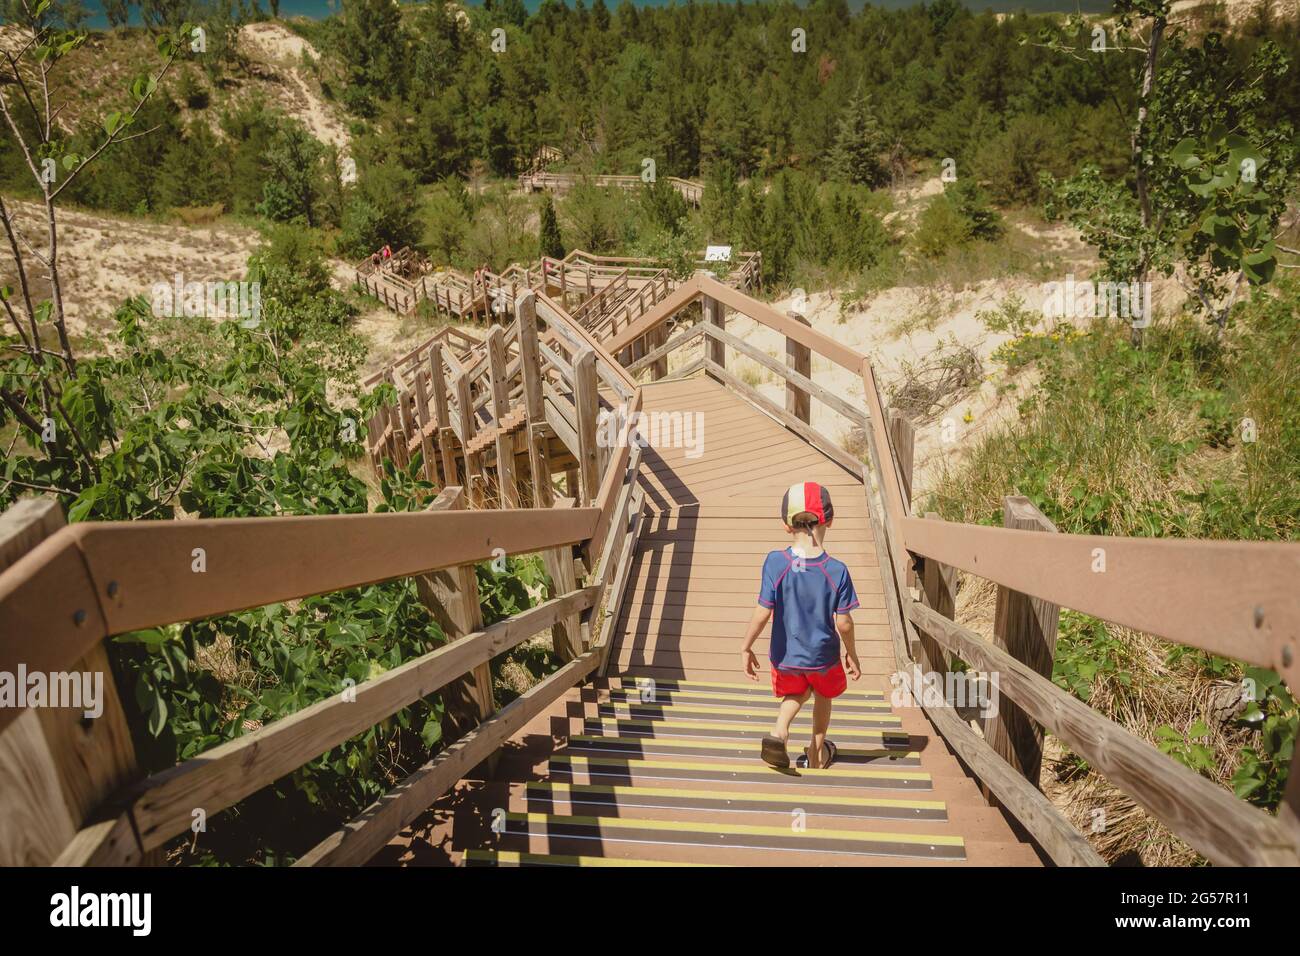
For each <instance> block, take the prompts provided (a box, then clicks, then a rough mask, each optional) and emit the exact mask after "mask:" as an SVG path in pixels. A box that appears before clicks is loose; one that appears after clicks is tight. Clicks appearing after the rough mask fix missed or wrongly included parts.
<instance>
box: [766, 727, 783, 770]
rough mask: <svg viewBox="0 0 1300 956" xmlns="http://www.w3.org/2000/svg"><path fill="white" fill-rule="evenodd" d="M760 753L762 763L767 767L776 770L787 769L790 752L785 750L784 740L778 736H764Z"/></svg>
mask: <svg viewBox="0 0 1300 956" xmlns="http://www.w3.org/2000/svg"><path fill="white" fill-rule="evenodd" d="M760 753H761V755H762V757H763V763H765V764H767V765H768V766H769V767H775V768H776V769H777V770H788V769H789V767H790V754H789V752H788V751H786V749H785V742H784V741H782V740H781V738H780V737H773V736H771V735H770V734H769V735H767V736H765V737H764V738H763V747H762V750H761V751H760Z"/></svg>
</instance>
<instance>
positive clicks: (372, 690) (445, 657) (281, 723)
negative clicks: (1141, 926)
mask: <svg viewBox="0 0 1300 956" xmlns="http://www.w3.org/2000/svg"><path fill="white" fill-rule="evenodd" d="M598 590H599V589H598V588H596V587H594V586H591V587H585V588H581V589H579V590H577V591H573V592H571V593H569V594H565V595H561V596H560V597H557V598H554V599H552V600H549V601H546V602H544V603H542V604H539V605H537V606H536V607H533V608H530V609H529V610H527V611H522V612H520V613H519V614H516V615H515V616H513V617H510V618H507V619H506V620H504V621H501V622H499V623H497V624H493V625H492V626H490V627H486V628H484V629H483V630H481V631H479V632H478V633H476V634H471V635H468V636H466V637H463V638H461V639H459V640H457V641H454V642H452V643H449V644H444V645H443V646H441V647H439V648H437V649H436V650H433V651H430V652H429V653H427V654H424V655H422V656H420V657H416V658H414V659H413V660H409V661H407V662H405V663H403V664H401V665H400V666H398V667H395V668H393V669H392V670H390V671H388V672H386V673H384V674H381V675H379V676H378V677H375V678H372V679H370V680H367V681H363V682H362V683H360V684H357V685H356V686H355V687H353V688H350V689H347V690H344V689H340V692H339V693H338V694H336V695H334V696H332V697H328V698H326V699H325V700H321V701H317V702H316V703H314V704H312V705H311V706H309V707H305V708H303V709H302V710H300V711H297V712H296V713H294V714H291V715H289V716H288V717H284V718H281V719H280V720H277V721H275V722H274V723H270V724H267V725H266V726H264V727H261V728H259V729H258V730H255V731H253V732H251V733H248V734H245V735H244V736H242V737H237V738H235V739H234V740H230V741H227V742H226V743H223V744H220V745H218V746H216V747H213V748H212V749H211V750H207V751H204V753H203V754H202V755H201V756H199V757H196V758H194V759H191V760H187V761H185V762H184V763H181V764H178V765H176V766H175V767H172V768H171V769H169V770H164V771H162V772H161V773H156V774H154V775H152V776H150V777H147V778H145V779H144V780H142V781H141V782H140V783H139V784H137V785H136V786H134V787H132V788H131V791H130V794H129V798H128V805H127V806H126V807H125V808H124V810H123V811H122V812H128V813H130V814H131V816H132V819H133V820H134V821H135V825H136V828H137V830H138V832H139V834H140V840H141V842H142V844H143V847H144V849H145V850H146V851H147V850H151V849H154V848H155V847H159V846H162V845H163V844H164V843H166V842H167V841H168V840H170V839H171V838H172V837H174V836H176V835H177V834H180V833H184V832H185V831H186V830H188V829H189V828H190V823H191V811H192V810H193V808H194V807H203V808H204V810H205V811H206V812H207V813H208V814H209V815H212V814H215V813H217V812H219V811H221V810H224V809H226V808H227V807H231V806H233V805H234V804H236V803H238V802H239V801H240V800H243V799H244V798H245V797H247V796H249V795H251V794H253V793H256V792H257V791H258V790H260V789H261V788H262V787H264V786H266V785H267V784H270V783H273V782H274V781H276V780H278V779H279V778H280V777H283V776H284V775H285V774H288V773H291V772H293V771H294V770H296V769H298V768H299V767H301V766H302V765H303V764H305V763H307V762H308V761H310V760H314V759H315V758H316V757H319V756H320V755H321V754H323V753H326V752H327V751H329V750H330V749H331V748H333V747H336V746H338V745H339V744H341V743H342V742H343V741H345V740H348V739H349V738H351V737H354V736H356V735H357V734H359V733H362V732H363V731H365V730H366V729H367V728H369V727H373V726H374V725H375V724H377V723H379V722H380V721H382V720H384V719H385V718H387V717H389V716H391V715H392V714H394V713H396V712H397V711H399V710H401V709H402V708H403V707H407V706H409V705H410V704H413V703H415V702H416V701H417V700H419V699H421V698H422V697H427V696H428V695H430V694H432V693H434V692H436V691H438V690H440V689H442V688H443V687H445V686H446V685H447V684H448V683H450V682H451V681H453V680H455V679H456V678H459V677H461V676H463V675H465V674H467V673H468V672H469V671H470V670H472V669H473V668H474V667H475V666H477V665H479V664H483V663H486V662H487V661H490V660H491V659H492V658H493V657H495V656H496V655H498V654H501V653H504V652H505V651H508V650H510V649H511V648H513V647H516V646H518V645H519V644H521V643H522V642H523V641H526V640H528V639H529V638H530V637H532V636H533V635H535V634H537V633H539V632H540V631H543V630H545V629H546V628H548V627H550V626H551V625H553V624H554V623H555V622H556V621H558V620H560V619H561V618H563V617H565V616H567V615H570V614H573V613H574V612H578V611H583V610H585V609H587V608H589V607H591V606H592V605H593V604H594V603H595V600H596V597H597V592H598Z"/></svg>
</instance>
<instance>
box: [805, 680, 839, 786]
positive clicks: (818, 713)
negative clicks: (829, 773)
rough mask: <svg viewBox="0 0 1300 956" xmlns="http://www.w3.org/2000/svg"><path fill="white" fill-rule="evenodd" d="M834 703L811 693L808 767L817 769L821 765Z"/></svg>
mask: <svg viewBox="0 0 1300 956" xmlns="http://www.w3.org/2000/svg"><path fill="white" fill-rule="evenodd" d="M832 703H834V701H833V699H832V698H830V697H823V696H822V695H821V694H814V695H813V720H812V722H813V730H812V743H810V744H809V745H808V767H809V768H810V769H812V770H817V769H819V768H820V767H821V765H822V756H823V753H824V751H825V747H826V731H827V730H828V729H830V726H831V704H832Z"/></svg>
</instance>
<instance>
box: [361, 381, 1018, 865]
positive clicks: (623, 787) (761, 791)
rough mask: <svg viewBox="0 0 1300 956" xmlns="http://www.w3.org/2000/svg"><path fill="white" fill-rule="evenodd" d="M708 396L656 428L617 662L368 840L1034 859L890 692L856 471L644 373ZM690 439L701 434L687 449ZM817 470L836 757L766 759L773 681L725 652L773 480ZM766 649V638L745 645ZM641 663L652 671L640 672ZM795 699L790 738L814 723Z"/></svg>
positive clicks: (775, 532) (523, 859)
mask: <svg viewBox="0 0 1300 956" xmlns="http://www.w3.org/2000/svg"><path fill="white" fill-rule="evenodd" d="M643 394H644V397H645V411H646V412H647V413H650V414H653V413H656V412H662V413H669V414H671V413H674V412H677V413H681V414H683V415H689V416H694V415H696V414H699V415H702V416H703V422H704V429H703V433H702V438H703V442H702V445H701V446H696V447H690V445H689V443H686V442H683V443H682V444H686V445H688V447H652V448H647V449H646V450H645V452H644V455H643V459H642V469H641V482H642V485H643V487H644V489H645V492H646V498H645V502H646V503H645V512H646V515H645V523H644V524H643V527H642V532H641V536H640V538H639V541H638V544H637V552H636V557H635V561H634V563H633V566H632V571H631V577H630V579H629V584H628V594H627V599H626V601H625V604H624V609H623V612H622V615H621V618H620V620H619V623H618V626H617V627H616V628H615V631H614V635H615V639H614V645H613V649H612V651H611V656H610V661H609V673H610V675H611V676H610V677H608V678H603V679H598V680H596V681H594V682H592V683H590V684H587V685H585V686H584V687H581V688H576V689H575V690H573V691H570V692H569V694H568V695H567V696H566V697H565V698H564V699H562V700H561V701H559V702H558V703H557V704H556V705H555V706H554V707H553V708H551V710H550V711H549V712H547V713H546V714H544V715H542V716H541V717H539V718H537V719H536V720H534V721H532V722H531V723H530V724H529V725H528V726H527V727H526V728H525V729H524V731H523V732H522V733H521V734H519V735H517V736H516V738H515V739H514V740H512V741H511V742H510V744H508V745H507V747H506V748H505V749H504V750H503V751H502V754H501V759H500V762H499V763H498V765H497V767H496V770H495V772H494V773H493V774H491V775H490V777H489V778H487V779H468V780H464V781H461V783H460V784H459V785H458V786H457V787H456V788H455V789H454V790H453V791H452V792H451V793H449V794H448V795H447V796H446V797H444V798H443V799H442V800H441V801H439V802H438V803H437V804H436V805H435V806H434V808H433V809H432V810H431V811H430V812H429V813H427V814H425V815H424V816H423V817H422V818H421V819H419V820H418V821H417V822H416V823H415V825H414V826H413V827H411V828H410V829H408V830H407V831H406V832H404V833H403V834H401V835H400V836H399V837H398V838H397V839H396V840H394V841H393V843H391V844H390V845H389V846H388V847H387V848H386V850H385V851H384V852H383V853H381V854H380V855H379V857H378V858H377V859H376V860H375V862H376V863H388V864H393V863H396V864H406V865H420V864H431V865H438V864H441V865H447V864H453V865H454V864H468V865H497V866H500V865H515V864H520V863H523V864H529V863H532V864H541V865H545V864H552V865H556V864H570V865H571V864H579V865H591V866H601V865H629V864H630V865H636V864H654V863H674V864H682V863H710V864H723V865H804V866H806V865H835V866H862V865H897V864H900V863H903V864H917V865H946V866H951V865H954V864H958V863H963V862H965V863H972V864H977V865H989V864H998V865H1035V864H1037V863H1038V858H1037V856H1036V854H1035V853H1034V852H1033V850H1032V849H1031V848H1030V847H1029V846H1028V845H1026V844H1024V843H1022V842H1020V841H1019V840H1018V839H1017V838H1016V836H1015V835H1014V834H1013V832H1012V830H1011V828H1010V826H1009V825H1008V824H1007V822H1006V820H1005V819H1004V817H1003V815H1002V813H1001V812H1000V811H998V810H995V809H992V808H990V807H989V806H988V805H987V803H986V802H985V800H984V798H983V796H982V795H981V793H980V791H979V788H978V786H977V785H976V783H975V781H974V780H973V779H972V778H971V777H969V776H968V775H967V774H966V773H965V772H964V771H963V770H962V768H961V766H960V765H959V764H958V762H957V761H956V759H955V758H954V757H953V756H952V755H951V753H949V751H948V750H947V748H946V747H945V746H944V744H943V742H942V740H941V739H940V738H939V736H938V735H937V734H936V733H935V731H934V728H933V727H932V726H931V725H930V723H929V722H928V720H927V719H926V718H925V716H924V714H923V713H922V711H921V710H919V709H918V708H914V707H908V708H893V707H891V706H890V702H889V689H890V684H889V674H890V672H891V671H892V670H893V657H892V651H891V650H890V647H889V632H888V626H887V624H886V622H885V617H884V614H885V610H884V601H883V597H882V579H881V575H880V569H879V566H878V563H877V559H876V552H875V545H874V542H873V540H872V534H871V530H870V529H871V525H870V519H869V514H868V511H867V501H866V496H865V494H864V490H863V486H862V482H861V481H860V480H859V479H858V478H856V477H855V476H853V475H851V474H849V473H848V472H847V471H845V470H844V469H843V468H842V467H840V466H839V465H838V464H835V463H834V462H832V461H830V460H829V459H828V458H826V456H824V455H823V454H821V453H820V452H818V451H817V450H816V449H814V448H812V447H811V446H810V445H808V444H807V443H806V442H804V441H803V440H801V439H799V438H798V437H796V436H795V435H794V434H792V433H791V432H790V431H788V430H787V429H786V428H784V427H783V426H781V425H780V424H778V423H777V422H776V421H775V420H774V419H772V418H770V417H769V416H767V415H765V414H764V413H763V412H761V411H759V410H758V409H756V408H755V407H754V406H752V405H750V404H748V403H747V402H744V401H743V400H741V399H740V398H738V397H737V396H736V395H734V394H732V393H731V392H730V391H728V390H726V389H725V388H723V387H722V386H721V385H719V384H717V383H716V382H714V381H712V380H711V379H708V378H705V377H698V378H691V379H685V380H681V381H664V382H659V383H653V384H648V385H645V386H643ZM697 449H698V450H697ZM798 480H813V481H818V482H820V483H822V484H823V485H825V486H826V487H827V488H828V489H829V490H830V493H831V496H832V500H833V503H834V505H835V524H834V527H833V529H832V530H831V532H830V533H829V535H828V538H827V550H828V551H829V552H830V553H831V554H833V555H835V556H836V557H838V558H840V559H841V560H843V561H844V562H845V563H846V564H847V565H848V567H849V569H850V572H851V573H852V575H853V579H854V583H855V585H856V587H857V591H858V595H859V598H860V599H861V602H862V606H861V607H860V608H859V609H858V610H857V611H855V612H854V614H853V617H854V623H855V625H856V627H855V631H856V638H857V646H858V651H859V656H860V658H861V660H862V665H863V676H862V679H861V680H860V681H859V682H857V683H856V684H852V685H851V686H850V690H849V692H848V693H847V694H846V695H844V696H843V697H842V698H840V699H839V700H837V701H836V706H835V715H834V717H833V719H832V723H831V733H830V736H831V737H832V738H833V739H835V740H836V742H837V744H838V745H839V747H840V759H839V762H838V763H837V764H836V765H835V766H834V767H832V768H831V769H829V770H825V771H801V772H797V773H790V774H782V773H778V772H777V771H775V770H772V769H770V768H768V767H767V766H766V765H765V764H763V763H762V762H761V761H760V760H759V759H758V740H759V737H761V736H762V734H763V733H764V732H765V730H766V729H767V728H769V726H770V724H771V721H772V715H773V712H774V709H775V707H776V701H775V699H774V698H773V697H772V694H771V691H770V688H769V686H768V684H767V681H766V679H764V680H763V681H762V682H760V683H752V682H748V681H746V680H745V679H744V676H743V675H742V674H741V673H740V670H739V667H738V661H739V653H738V651H739V647H740V638H741V635H742V633H743V630H744V625H745V622H746V621H747V620H748V619H749V615H750V613H751V610H752V609H753V607H754V605H755V598H756V596H757V593H758V579H759V568H760V565H761V563H762V559H763V556H764V555H765V554H766V553H767V552H768V551H769V550H772V549H776V548H781V547H784V546H785V544H786V543H788V538H787V537H786V535H785V532H784V530H783V528H782V526H781V523H780V520H779V518H778V512H779V506H780V499H781V495H782V493H783V492H784V491H785V489H786V488H787V487H789V485H790V484H791V483H792V482H794V481H798ZM756 650H757V651H758V653H759V655H760V658H762V659H765V658H766V651H767V643H766V639H764V640H762V641H760V643H759V645H758V647H757V648H756ZM648 682H649V683H648ZM808 719H809V713H808V712H807V710H806V711H805V713H804V714H802V715H801V716H800V718H799V719H798V720H797V721H796V723H795V727H794V730H795V734H794V737H792V739H791V749H792V753H793V752H794V751H795V750H797V748H798V747H799V746H801V745H802V743H803V742H806V739H805V740H804V741H802V742H801V740H800V736H801V735H803V736H804V737H805V738H806V734H807V729H808Z"/></svg>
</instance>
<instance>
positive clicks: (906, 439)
mask: <svg viewBox="0 0 1300 956" xmlns="http://www.w3.org/2000/svg"><path fill="white" fill-rule="evenodd" d="M888 427H889V443H890V444H891V445H892V446H893V448H894V458H895V460H896V461H897V462H898V470H899V472H900V473H901V478H902V489H901V490H902V492H903V501H904V502H906V503H907V506H908V509H909V510H910V509H911V506H912V459H913V457H914V454H913V450H914V448H915V447H916V429H915V428H913V427H912V422H911V420H910V419H909V418H908V417H907V416H906V415H904V414H903V413H902V412H900V411H898V410H897V409H895V408H891V409H890V410H889V421H888ZM915 584H916V572H915V571H913V570H912V569H911V568H908V569H907V586H908V587H913V586H915Z"/></svg>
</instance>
